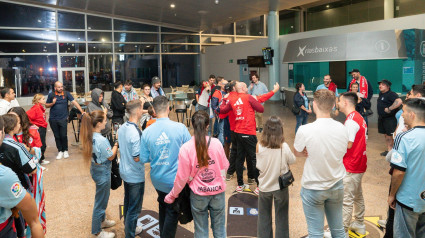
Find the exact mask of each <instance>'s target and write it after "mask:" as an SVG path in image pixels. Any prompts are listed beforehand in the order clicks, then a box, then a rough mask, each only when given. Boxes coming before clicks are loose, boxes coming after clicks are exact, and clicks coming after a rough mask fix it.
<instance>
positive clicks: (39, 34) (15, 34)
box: [0, 30, 56, 41]
mask: <svg viewBox="0 0 425 238" xmlns="http://www.w3.org/2000/svg"><path fill="white" fill-rule="evenodd" d="M0 40H43V41H44V40H49V41H50V40H51V41H54V40H56V32H55V31H49V30H48V31H31V30H0Z"/></svg>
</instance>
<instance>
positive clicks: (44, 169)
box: [40, 165, 49, 171]
mask: <svg viewBox="0 0 425 238" xmlns="http://www.w3.org/2000/svg"><path fill="white" fill-rule="evenodd" d="M40 168H41V169H42V170H43V171H47V170H49V169H48V168H46V167H43V166H41V165H40Z"/></svg>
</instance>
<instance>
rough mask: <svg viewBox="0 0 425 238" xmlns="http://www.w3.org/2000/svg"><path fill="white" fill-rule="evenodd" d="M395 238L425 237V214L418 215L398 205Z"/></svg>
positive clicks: (395, 218) (395, 217)
mask: <svg viewBox="0 0 425 238" xmlns="http://www.w3.org/2000/svg"><path fill="white" fill-rule="evenodd" d="M394 237H403V238H415V237H425V212H424V213H417V212H414V211H411V210H409V209H408V208H405V207H402V206H400V204H398V203H397V205H396V209H395V216H394Z"/></svg>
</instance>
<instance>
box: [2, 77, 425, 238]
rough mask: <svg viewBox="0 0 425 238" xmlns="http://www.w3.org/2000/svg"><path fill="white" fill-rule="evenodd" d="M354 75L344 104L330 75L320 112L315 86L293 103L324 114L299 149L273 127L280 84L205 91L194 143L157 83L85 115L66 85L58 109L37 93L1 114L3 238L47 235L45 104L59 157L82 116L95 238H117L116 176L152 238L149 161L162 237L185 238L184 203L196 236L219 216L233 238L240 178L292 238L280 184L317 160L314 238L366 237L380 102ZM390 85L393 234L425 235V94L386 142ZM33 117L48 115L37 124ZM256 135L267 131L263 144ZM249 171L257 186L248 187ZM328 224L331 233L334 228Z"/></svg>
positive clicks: (310, 191)
mask: <svg viewBox="0 0 425 238" xmlns="http://www.w3.org/2000/svg"><path fill="white" fill-rule="evenodd" d="M351 73H352V75H353V81H352V82H351V83H350V89H351V90H350V91H349V92H345V93H341V94H340V95H338V96H336V94H338V92H337V87H336V85H334V84H333V83H332V82H331V78H330V75H327V76H325V78H326V79H325V83H324V85H323V88H318V90H316V92H315V93H314V101H313V103H312V104H310V102H309V101H308V98H307V97H306V95H305V94H304V92H303V91H304V90H305V88H304V86H303V85H297V90H298V91H297V93H296V94H298V93H299V97H297V99H296V100H294V103H295V104H296V106H297V107H299V108H300V109H301V110H302V111H301V112H305V113H307V114H310V113H312V112H314V113H315V115H316V120H315V121H314V122H313V123H309V124H306V117H305V115H304V114H303V115H302V117H299V115H297V127H296V136H295V141H294V147H293V148H294V150H293V152H292V151H291V149H290V147H289V145H288V144H287V143H285V137H284V133H283V123H282V121H281V120H280V118H278V117H277V116H272V117H270V118H268V119H267V120H266V121H265V123H264V124H263V123H262V121H263V119H262V113H263V112H264V106H263V105H262V103H264V102H265V101H267V100H268V99H270V98H271V97H272V96H273V95H274V94H275V93H276V92H277V91H278V90H279V85H278V84H276V85H274V88H273V90H271V91H268V90H267V87H266V86H265V85H264V84H263V83H262V82H260V81H259V77H258V75H252V77H251V84H250V85H249V86H248V85H246V84H245V83H243V82H237V81H231V82H227V81H226V80H225V79H224V78H223V77H218V81H217V82H216V81H215V80H216V79H215V77H214V76H213V75H211V76H210V78H209V80H208V81H205V82H203V83H202V86H201V88H200V90H199V91H198V92H197V94H196V100H195V104H196V112H195V114H194V115H193V116H192V118H191V122H192V127H193V136H191V135H190V133H189V130H188V128H187V127H186V126H185V125H184V124H181V123H177V122H174V121H172V120H170V119H169V114H170V110H171V107H170V106H171V105H170V103H169V101H168V99H167V97H166V96H165V94H164V91H163V90H162V88H161V86H160V85H161V81H160V79H159V78H158V77H154V78H153V79H152V87H151V86H150V85H143V86H142V88H141V95H138V93H137V92H136V90H135V89H134V88H133V87H132V82H131V81H127V82H125V83H124V85H123V84H122V83H121V82H117V83H115V91H114V92H112V96H111V103H110V105H109V104H107V103H106V102H105V100H104V93H103V91H102V90H100V89H94V90H93V91H92V93H91V97H92V101H91V102H90V103H89V104H88V105H87V110H86V112H84V111H83V110H82V109H81V107H80V106H79V105H78V104H77V103H74V102H75V100H74V99H73V98H72V96H71V95H70V94H69V92H64V91H63V86H62V84H61V83H60V82H56V83H55V91H54V92H52V93H50V94H49V96H48V99H47V102H46V101H45V99H44V96H43V95H35V96H34V100H33V103H34V106H33V107H32V108H31V109H30V111H28V112H27V113H28V115H27V113H26V112H25V110H23V109H22V108H20V107H12V108H11V109H9V110H8V113H7V114H5V115H3V116H1V117H0V128H1V129H2V130H0V134H1V136H0V139H1V142H2V144H1V146H0V153H1V154H2V156H1V157H0V163H1V165H0V171H1V173H0V184H1V186H0V206H1V208H0V209H1V210H0V237H24V236H27V237H31V236H32V237H36V238H37V237H44V233H45V231H46V226H45V214H44V191H43V188H42V176H43V171H45V169H44V167H42V166H41V165H40V163H41V162H40V161H41V160H42V158H44V151H45V128H46V127H47V122H46V119H45V116H44V117H43V115H44V112H45V109H44V105H46V107H48V108H51V109H50V118H49V122H50V124H51V126H52V124H53V125H54V126H53V127H52V130H53V133H54V136H55V141H56V146H57V148H58V156H57V159H62V158H67V157H69V154H68V149H67V139H66V138H65V137H66V130H65V131H64V130H63V128H62V127H63V122H62V120H63V118H62V117H63V115H65V116H67V115H68V109H67V107H64V105H68V101H69V102H72V103H73V104H74V106H76V108H77V110H79V111H80V113H81V115H82V116H81V139H82V142H83V143H82V148H83V150H82V151H83V153H82V154H83V157H84V158H85V159H86V160H87V162H88V163H89V164H90V174H91V176H92V179H93V181H94V182H95V184H96V193H95V201H94V206H93V215H92V231H91V233H92V234H93V235H94V236H96V237H100V238H105V237H115V234H114V233H113V232H108V231H107V230H105V228H109V227H112V226H114V225H115V224H116V222H115V221H112V220H109V219H107V217H106V214H105V210H106V207H107V205H108V200H109V196H110V189H111V187H114V185H113V184H112V183H114V182H116V181H112V179H111V174H112V175H114V171H115V175H116V176H117V175H118V177H120V179H122V181H123V184H124V224H125V237H135V236H136V235H138V234H140V233H141V232H142V227H141V226H138V224H137V219H138V216H139V214H140V211H141V209H142V204H143V196H144V189H145V164H147V163H149V164H150V177H151V181H152V184H153V186H154V188H155V190H156V191H157V194H158V199H157V201H158V206H159V232H160V235H161V237H175V236H176V231H177V224H178V220H179V216H181V214H179V212H178V211H176V209H175V204H176V202H177V203H178V201H176V200H179V199H184V198H183V197H184V196H188V197H189V199H190V210H191V214H192V216H193V220H194V224H195V237H208V231H209V227H208V218H209V217H211V229H212V231H213V235H214V237H226V225H225V216H226V206H225V204H226V201H225V190H226V180H227V181H230V180H231V179H232V178H233V176H234V173H235V172H236V177H237V187H236V192H242V191H244V190H248V189H249V185H251V184H254V183H255V184H256V185H257V186H256V187H255V189H252V190H253V191H254V193H255V194H257V195H258V196H259V202H258V203H259V204H258V205H259V206H258V207H259V214H258V216H259V217H258V218H259V219H258V228H257V230H258V237H273V230H272V204H273V201H274V204H275V227H276V229H275V237H289V215H288V211H289V208H288V204H289V191H288V188H287V187H285V188H282V187H280V186H279V183H278V177H279V176H280V175H282V174H286V173H288V172H289V171H290V169H289V164H293V163H295V160H296V159H295V156H298V157H307V159H306V162H305V165H304V171H303V175H302V181H301V185H302V189H301V199H302V202H303V208H304V213H305V216H306V220H307V225H308V233H309V237H323V236H325V237H337V238H342V237H347V236H348V231H349V230H351V231H354V232H357V233H359V234H366V230H365V225H364V213H365V206H364V198H363V194H362V177H363V175H364V173H365V171H366V167H367V156H366V142H367V121H366V120H365V119H366V118H367V114H366V110H369V109H370V98H369V96H370V97H371V95H372V93H371V92H370V90H371V86H370V83H369V81H367V80H366V79H365V78H364V77H363V76H361V75H360V73H359V71H358V70H353V72H351ZM216 83H217V85H216ZM379 84H380V91H381V93H380V95H379V99H378V107H377V108H378V114H379V115H380V117H379V120H380V122H379V123H381V124H382V125H380V126H379V132H380V133H383V134H385V135H386V137H385V138H386V141H387V140H388V143H390V146H391V147H388V151H389V152H388V153H385V155H386V157H387V160H388V161H390V163H391V170H390V173H391V174H392V181H391V186H390V193H389V197H388V204H389V207H390V208H389V215H388V221H387V222H386V227H387V229H386V232H387V234H388V236H387V237H392V236H393V235H392V232H393V231H394V237H424V236H425V185H424V183H423V181H425V173H423V171H424V169H425V161H424V160H423V158H425V139H424V138H425V131H424V129H425V99H424V98H423V97H424V94H425V90H424V86H423V85H414V86H413V87H412V90H411V91H410V93H409V96H408V98H407V100H406V101H405V103H404V104H403V105H404V106H403V109H402V113H401V116H399V118H400V119H399V126H398V128H400V127H401V129H399V130H398V132H397V135H396V136H395V139H394V146H393V147H392V144H391V141H389V139H388V138H387V137H389V136H390V135H392V133H393V132H394V131H393V132H390V131H391V130H392V126H391V125H389V123H391V122H392V121H390V120H389V119H388V115H384V114H382V112H381V111H383V112H384V113H386V114H389V115H394V117H396V111H399V110H398V107H399V100H397V98H395V99H394V96H393V94H389V93H388V92H389V91H390V89H389V87H390V86H391V83H390V82H389V81H387V80H382V81H380V83H379ZM356 85H357V89H356V88H355V86H356ZM319 87H320V86H319ZM3 90H4V91H3ZM3 90H2V91H1V95H2V97H3V98H7V99H8V100H9V99H12V100H13V99H14V98H12V96H10V94H11V93H12V92H11V91H10V90H12V89H7V88H6V89H3ZM356 90H359V91H356ZM12 91H13V90H12ZM372 92H373V91H372ZM421 97H422V98H421ZM362 101H366V102H367V103H368V104H367V103H366V104H365V105H366V107H359V104H361V102H362ZM380 101H381V102H380ZM387 101H388V102H387ZM8 102H9V104H10V101H8ZM383 103H384V104H383ZM385 103H386V104H385ZM0 104H1V103H0ZM77 105H78V106H77ZM380 107H384V108H383V109H382V108H380ZM359 108H360V109H359ZM396 109H397V110H396ZM34 111H37V113H35V115H36V117H34V113H32V112H34ZM52 111H53V112H52ZM338 112H341V113H343V114H344V115H345V116H346V120H345V123H344V125H343V124H341V123H340V122H337V121H336V120H334V119H333V118H332V117H333V116H334V115H335V114H337V113H338ZM40 113H41V114H40ZM52 113H53V117H52ZM399 115H400V113H399ZM40 116H41V118H40ZM299 118H300V119H299ZM396 118H397V117H396ZM42 119H44V121H43V120H42ZM298 122H300V123H298ZM396 124H397V123H396ZM65 126H66V124H65ZM54 127H55V128H54ZM40 128H42V129H40ZM43 128H44V129H43ZM43 130H44V132H43ZM394 130H395V128H394ZM257 133H261V137H260V140H259V141H258V140H257ZM43 137H44V138H43ZM214 137H215V138H214ZM118 152H119V154H120V159H119V161H118V159H117V153H118ZM245 163H246V168H247V175H248V180H247V183H245V182H244V179H243V171H244V164H245ZM44 164H47V162H44ZM116 171H118V172H116ZM186 185H188V187H189V190H187V189H186V188H185V186H186ZM186 192H188V193H186ZM184 194H186V195H184ZM180 197H182V198H180ZM34 199H35V202H34ZM394 209H395V212H394ZM353 211H354V218H355V219H354V221H352V217H353ZM325 216H326V219H327V222H328V224H329V231H323V227H324V217H325ZM392 224H394V225H393V226H392ZM25 225H28V228H27V229H25ZM387 234H386V235H387Z"/></svg>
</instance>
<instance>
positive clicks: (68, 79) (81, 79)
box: [61, 68, 87, 94]
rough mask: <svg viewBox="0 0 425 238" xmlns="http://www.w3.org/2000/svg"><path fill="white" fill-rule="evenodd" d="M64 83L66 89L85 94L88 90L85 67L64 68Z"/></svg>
mask: <svg viewBox="0 0 425 238" xmlns="http://www.w3.org/2000/svg"><path fill="white" fill-rule="evenodd" d="M61 72H62V73H61V74H62V83H63V87H64V90H66V91H68V92H74V93H77V94H84V93H86V92H87V90H86V82H85V75H86V70H85V68H62V70H61Z"/></svg>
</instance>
